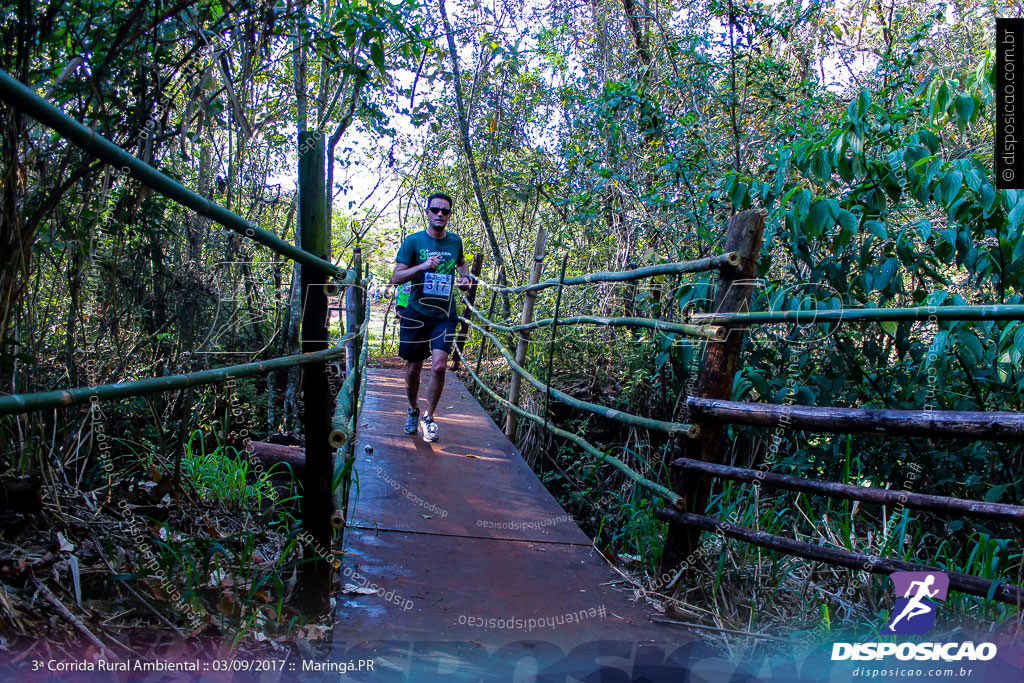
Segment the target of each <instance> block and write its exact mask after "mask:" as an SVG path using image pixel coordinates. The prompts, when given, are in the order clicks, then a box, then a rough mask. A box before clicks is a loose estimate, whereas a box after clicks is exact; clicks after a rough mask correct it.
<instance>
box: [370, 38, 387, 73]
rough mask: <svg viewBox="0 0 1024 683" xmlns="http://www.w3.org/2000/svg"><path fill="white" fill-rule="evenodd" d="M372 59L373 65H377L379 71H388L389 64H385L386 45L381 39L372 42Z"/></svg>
mask: <svg viewBox="0 0 1024 683" xmlns="http://www.w3.org/2000/svg"><path fill="white" fill-rule="evenodd" d="M370 59H372V60H373V65H374V66H376V67H377V70H378V71H380V72H381V73H387V66H386V65H385V64H384V47H383V46H382V45H381V44H380V41H379V40H375V41H373V42H372V43H370Z"/></svg>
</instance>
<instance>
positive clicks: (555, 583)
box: [334, 370, 746, 681]
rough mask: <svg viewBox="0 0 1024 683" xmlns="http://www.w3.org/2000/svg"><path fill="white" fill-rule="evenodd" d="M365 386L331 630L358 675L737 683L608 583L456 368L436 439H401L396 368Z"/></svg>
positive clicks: (728, 670)
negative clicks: (615, 671) (341, 588)
mask: <svg viewBox="0 0 1024 683" xmlns="http://www.w3.org/2000/svg"><path fill="white" fill-rule="evenodd" d="M368 381H369V384H368V387H367V393H366V403H365V405H364V407H363V410H362V415H361V418H360V421H359V422H360V430H359V439H358V441H357V443H356V454H357V461H356V471H357V474H358V484H359V493H358V496H357V497H356V496H354V497H353V501H352V504H351V506H350V509H349V511H348V528H347V529H346V532H345V552H346V556H345V561H344V563H343V565H342V572H341V573H342V583H343V584H345V585H347V586H348V591H347V592H345V593H344V594H343V595H342V596H341V597H340V598H339V600H338V604H337V621H336V624H335V629H334V642H335V652H336V654H337V656H338V657H339V658H341V659H344V658H348V659H350V660H358V659H363V658H366V659H371V658H372V659H373V660H374V662H375V668H374V673H373V674H370V673H368V672H367V673H366V674H365V680H381V679H380V678H379V677H378V676H379V674H380V673H383V672H390V674H391V675H392V676H393V677H394V678H393V680H415V681H428V680H444V681H458V680H496V681H497V680H512V677H511V674H512V673H513V672H518V675H528V674H529V673H530V672H531V671H532V672H533V673H535V674H543V673H544V672H553V673H554V674H556V678H555V679H552V680H563V678H560V677H562V676H563V675H564V674H571V675H573V676H576V677H578V678H581V679H582V678H584V677H586V675H587V673H588V672H593V671H596V670H598V669H606V668H607V667H609V666H611V667H613V668H615V667H618V668H619V669H620V670H622V671H625V672H626V674H627V675H628V676H629V678H628V679H626V680H650V681H656V680H672V681H679V680H683V678H682V677H681V674H682V673H683V672H685V671H691V670H692V671H696V670H700V671H702V672H704V675H703V677H704V678H706V679H708V680H715V681H726V680H730V679H732V680H744V679H745V678H746V677H745V676H743V675H742V674H736V675H735V676H734V675H733V672H734V671H735V665H733V664H731V663H730V662H728V661H727V660H725V659H722V658H720V657H719V656H718V655H717V653H716V652H715V651H713V650H712V649H711V648H710V647H708V646H707V645H706V644H704V643H702V642H701V641H700V640H698V639H697V638H696V637H695V636H693V635H692V634H691V633H690V632H688V631H686V630H684V629H680V628H677V627H673V626H666V625H660V624H654V623H652V622H650V621H649V620H648V614H649V613H650V612H651V610H650V608H648V607H646V606H643V605H640V604H637V603H636V602H634V601H632V600H631V598H630V596H629V595H628V594H627V593H626V592H624V591H622V590H619V589H616V588H614V587H613V586H612V585H611V584H612V583H613V582H614V581H615V579H616V578H618V577H617V575H616V574H615V573H614V572H613V571H612V569H611V568H610V567H608V565H607V563H606V562H605V560H604V558H603V557H602V556H601V555H600V554H599V553H598V552H597V551H596V550H595V549H594V547H593V545H592V544H591V542H590V539H589V538H587V536H586V535H585V534H584V533H583V532H582V531H581V530H580V529H579V527H577V526H576V524H575V523H574V522H572V521H571V519H570V518H569V517H568V515H567V514H566V513H565V511H564V510H562V508H561V507H560V506H559V505H558V503H557V502H556V501H555V499H554V498H553V497H552V496H551V494H550V493H548V491H547V490H546V489H545V488H544V486H543V485H542V484H541V483H540V481H539V480H538V479H537V477H536V476H535V475H534V474H533V472H532V471H531V470H530V468H529V466H528V465H527V464H526V462H525V461H524V460H523V459H522V457H521V456H520V454H519V452H518V451H517V450H516V449H515V447H514V446H513V445H512V444H511V443H510V442H509V441H508V440H507V439H506V438H505V436H504V435H503V434H502V432H501V430H500V429H498V427H497V426H496V425H495V424H494V422H492V421H491V419H490V418H489V417H488V415H487V413H486V412H485V411H484V410H483V408H482V407H481V406H480V405H479V404H478V403H477V402H476V401H475V400H474V399H473V397H472V396H471V395H470V393H469V392H468V391H467V390H466V388H465V387H464V386H463V385H462V383H461V382H460V381H459V380H458V378H457V377H456V376H455V375H454V374H453V373H449V374H448V381H447V384H446V387H445V392H444V395H443V396H442V399H441V404H440V407H439V418H438V425H439V428H440V437H441V438H440V441H438V442H437V443H433V444H429V443H425V442H424V441H423V440H422V438H421V437H420V436H419V434H417V435H413V436H410V435H407V434H405V432H404V431H403V429H402V427H403V425H404V422H405V410H406V401H405V389H404V385H403V372H402V371H398V370H369V378H368ZM426 382H427V377H426V376H424V377H423V384H422V386H423V387H424V388H425V387H426ZM353 588H355V589H358V592H354V591H353ZM637 674H642V675H640V676H639V677H638V675H637ZM350 675H352V676H353V677H354V679H359V674H358V672H357V673H355V674H350ZM644 676H646V678H644ZM520 680H527V679H522V678H521V679H520ZM594 680H597V679H594ZM609 680H610V679H609ZM695 680H696V679H695Z"/></svg>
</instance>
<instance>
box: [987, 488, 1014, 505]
mask: <svg viewBox="0 0 1024 683" xmlns="http://www.w3.org/2000/svg"><path fill="white" fill-rule="evenodd" d="M1009 486H1010V485H1009V484H998V485H997V486H993V487H992V488H990V489H989V490H988V493H986V494H985V501H986V502H988V503H998V502H999V499H1000V498H1002V497H1003V492H1004V491H1006V489H1007V488H1008V487H1009Z"/></svg>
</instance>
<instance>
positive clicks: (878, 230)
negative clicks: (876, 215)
mask: <svg viewBox="0 0 1024 683" xmlns="http://www.w3.org/2000/svg"><path fill="white" fill-rule="evenodd" d="M864 229H865V230H867V231H868V232H869V233H871V234H872V235H874V236H875V237H877V238H879V239H882V240H887V239H889V233H888V231H887V230H886V229H885V224H884V223H882V221H876V220H871V221H868V222H866V223H865V224H864Z"/></svg>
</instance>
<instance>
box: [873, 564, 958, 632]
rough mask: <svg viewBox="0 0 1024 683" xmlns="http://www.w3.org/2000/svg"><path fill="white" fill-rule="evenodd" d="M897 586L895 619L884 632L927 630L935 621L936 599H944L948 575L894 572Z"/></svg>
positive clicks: (892, 575) (893, 577)
mask: <svg viewBox="0 0 1024 683" xmlns="http://www.w3.org/2000/svg"><path fill="white" fill-rule="evenodd" d="M889 578H891V579H892V583H893V587H894V588H895V590H896V604H895V605H893V608H892V621H890V622H889V624H888V625H887V626H886V627H885V628H884V629H882V633H886V634H891V633H898V634H901V635H913V634H919V633H925V632H927V631H928V629H930V628H931V627H932V625H933V624H934V623H935V609H936V607H937V604H936V602H935V601H936V600H945V599H946V592H947V591H948V590H949V577H948V576H946V575H945V574H943V573H942V572H893V573H892V574H890V575H889Z"/></svg>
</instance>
